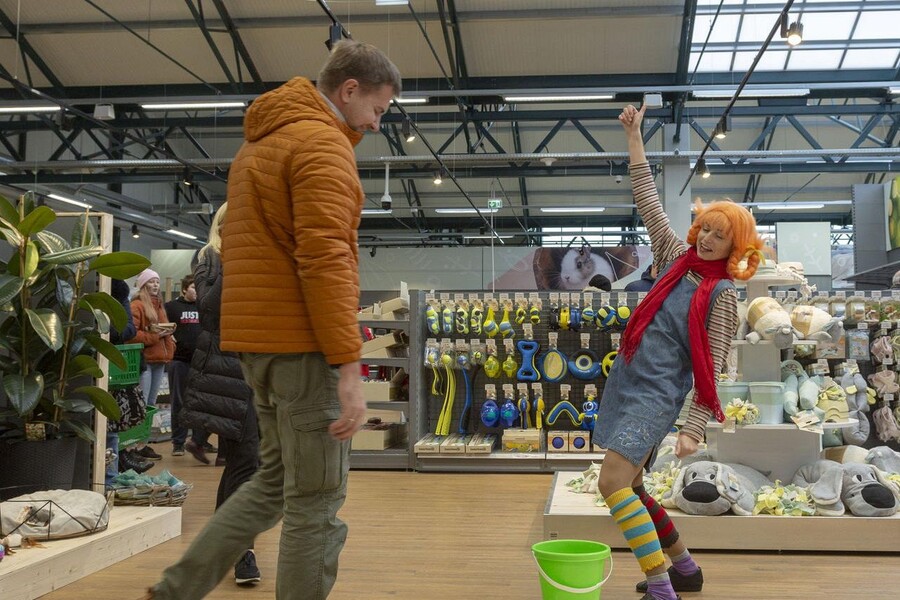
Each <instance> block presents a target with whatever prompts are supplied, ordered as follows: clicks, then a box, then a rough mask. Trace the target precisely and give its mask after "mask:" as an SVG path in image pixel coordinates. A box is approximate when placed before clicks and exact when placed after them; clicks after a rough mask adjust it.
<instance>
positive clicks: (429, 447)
mask: <svg viewBox="0 0 900 600" xmlns="http://www.w3.org/2000/svg"><path fill="white" fill-rule="evenodd" d="M444 439H446V436H442V435H435V434H433V433H429V434H426V435H425V437H423V438H422V439H421V440H419V441H418V442H416V445H415V446H413V451H414V452H415V453H416V454H437V453H438V452H440V448H441V442H443V441H444Z"/></svg>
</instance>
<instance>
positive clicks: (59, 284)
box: [56, 278, 75, 310]
mask: <svg viewBox="0 0 900 600" xmlns="http://www.w3.org/2000/svg"><path fill="white" fill-rule="evenodd" d="M74 298H75V290H74V289H73V288H72V284H71V283H69V282H68V281H66V280H65V279H59V278H57V279H56V301H57V302H58V303H59V305H60V306H62V307H63V308H65V309H66V310H68V308H69V306H71V304H72V300H74Z"/></svg>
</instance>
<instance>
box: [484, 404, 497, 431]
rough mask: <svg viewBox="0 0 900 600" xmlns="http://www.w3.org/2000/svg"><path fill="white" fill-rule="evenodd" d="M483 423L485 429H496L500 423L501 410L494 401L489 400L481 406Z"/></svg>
mask: <svg viewBox="0 0 900 600" xmlns="http://www.w3.org/2000/svg"><path fill="white" fill-rule="evenodd" d="M481 422H482V423H484V426H485V427H496V426H497V423H499V422H500V408H499V407H498V406H497V403H496V402H494V401H493V400H488V401H486V402H485V403H484V404H482V405H481Z"/></svg>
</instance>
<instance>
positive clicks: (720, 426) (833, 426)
mask: <svg viewBox="0 0 900 600" xmlns="http://www.w3.org/2000/svg"><path fill="white" fill-rule="evenodd" d="M857 423H859V421H858V420H857V419H853V418H848V419H847V421H845V422H843V423H820V425H821V427H822V429H823V430H826V431H827V430H830V429H846V428H848V427H853V426H854V425H856V424H857ZM706 427H707V429H724V427H725V426H724V424H723V423H717V422H713V421H710V422H709V423H707V425H706ZM737 429H747V430H751V431H752V430H756V429H773V430H794V431H800V428H799V427H797V426H796V425H794V424H793V423H779V424H777V425H776V424H774V423H772V424H765V423H756V424H754V425H738V426H737ZM810 433H813V432H810Z"/></svg>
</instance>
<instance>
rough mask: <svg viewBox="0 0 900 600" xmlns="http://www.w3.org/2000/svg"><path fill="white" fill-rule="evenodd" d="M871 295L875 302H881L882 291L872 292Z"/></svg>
mask: <svg viewBox="0 0 900 600" xmlns="http://www.w3.org/2000/svg"><path fill="white" fill-rule="evenodd" d="M871 294H872V295H871V298H872V299H873V300H881V290H872V292H871Z"/></svg>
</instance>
